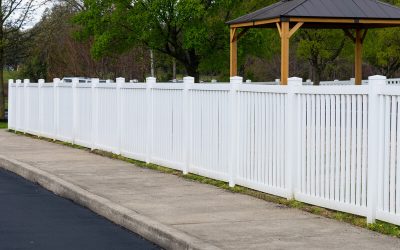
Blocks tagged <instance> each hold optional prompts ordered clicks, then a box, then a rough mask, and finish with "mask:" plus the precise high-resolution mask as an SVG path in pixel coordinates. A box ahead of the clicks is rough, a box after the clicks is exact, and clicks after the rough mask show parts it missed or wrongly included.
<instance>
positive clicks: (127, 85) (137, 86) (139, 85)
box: [121, 83, 147, 89]
mask: <svg viewBox="0 0 400 250" xmlns="http://www.w3.org/2000/svg"><path fill="white" fill-rule="evenodd" d="M146 87H147V84H146V83H124V84H122V85H121V89H145V88H146Z"/></svg>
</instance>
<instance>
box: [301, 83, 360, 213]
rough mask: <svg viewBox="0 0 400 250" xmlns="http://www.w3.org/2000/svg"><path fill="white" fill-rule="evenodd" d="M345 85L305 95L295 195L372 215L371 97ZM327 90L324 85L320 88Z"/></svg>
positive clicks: (302, 106)
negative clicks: (369, 189) (369, 209)
mask: <svg viewBox="0 0 400 250" xmlns="http://www.w3.org/2000/svg"><path fill="white" fill-rule="evenodd" d="M354 88H357V90H360V88H362V89H364V90H365V92H366V93H367V91H368V89H367V88H366V87H365V86H360V87H356V86H346V87H345V88H343V87H340V89H338V90H337V91H336V94H324V93H323V91H321V94H300V95H299V100H300V106H299V108H300V117H301V118H300V121H299V124H298V125H299V126H300V128H301V135H300V137H301V147H300V151H301V162H300V164H299V173H298V193H297V194H296V198H297V199H299V200H301V201H304V202H307V203H312V204H325V205H324V206H326V207H329V208H333V209H338V210H341V211H345V212H349V213H355V214H358V215H364V216H366V215H367V198H366V197H367V196H366V194H367V144H368V141H367V140H368V138H367V134H368V99H367V96H366V95H363V94H357V95H355V94H351V93H354V92H355V91H354V90H353V89H354ZM321 90H323V89H321Z"/></svg>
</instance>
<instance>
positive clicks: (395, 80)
mask: <svg viewBox="0 0 400 250" xmlns="http://www.w3.org/2000/svg"><path fill="white" fill-rule="evenodd" d="M386 84H388V85H398V84H400V78H392V79H387V80H386Z"/></svg>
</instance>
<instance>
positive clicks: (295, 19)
mask: <svg viewBox="0 0 400 250" xmlns="http://www.w3.org/2000/svg"><path fill="white" fill-rule="evenodd" d="M290 22H303V23H355V22H356V21H355V19H350V18H346V19H345V18H314V17H292V18H290Z"/></svg>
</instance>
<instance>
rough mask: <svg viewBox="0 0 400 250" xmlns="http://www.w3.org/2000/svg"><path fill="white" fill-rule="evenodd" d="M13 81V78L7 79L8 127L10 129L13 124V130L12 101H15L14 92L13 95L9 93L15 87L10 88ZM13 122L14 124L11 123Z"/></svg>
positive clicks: (13, 91) (13, 90) (12, 91)
mask: <svg viewBox="0 0 400 250" xmlns="http://www.w3.org/2000/svg"><path fill="white" fill-rule="evenodd" d="M13 83H14V80H13V79H9V80H8V129H9V130H11V129H13V126H14V130H15V119H14V117H15V116H14V113H15V111H14V105H13V103H15V100H14V96H16V94H14V95H10V93H15V91H16V90H15V89H11V88H12V84H13ZM11 123H14V124H11Z"/></svg>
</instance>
